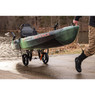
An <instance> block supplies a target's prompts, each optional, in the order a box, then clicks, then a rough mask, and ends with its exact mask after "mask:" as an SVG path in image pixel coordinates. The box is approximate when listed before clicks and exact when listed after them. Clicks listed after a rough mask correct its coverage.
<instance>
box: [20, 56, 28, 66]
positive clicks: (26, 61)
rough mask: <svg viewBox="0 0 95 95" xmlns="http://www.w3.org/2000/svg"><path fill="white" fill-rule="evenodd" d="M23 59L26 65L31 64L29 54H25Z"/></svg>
mask: <svg viewBox="0 0 95 95" xmlns="http://www.w3.org/2000/svg"><path fill="white" fill-rule="evenodd" d="M22 61H23V64H24V65H25V66H27V65H28V64H29V60H28V55H27V54H23V55H22Z"/></svg>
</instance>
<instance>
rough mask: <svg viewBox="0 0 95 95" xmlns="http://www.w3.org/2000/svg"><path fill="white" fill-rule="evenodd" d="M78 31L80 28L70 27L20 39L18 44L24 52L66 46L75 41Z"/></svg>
mask: <svg viewBox="0 0 95 95" xmlns="http://www.w3.org/2000/svg"><path fill="white" fill-rule="evenodd" d="M78 30H79V26H68V27H64V28H61V29H57V30H54V31H51V32H46V33H41V34H38V35H34V36H28V37H25V38H20V40H18V41H16V44H17V46H18V47H19V46H20V48H21V49H24V50H31V49H34V48H35V49H38V48H41V49H45V48H54V47H59V46H64V45H67V44H70V43H72V42H73V41H74V40H75V38H76V36H77V34H78Z"/></svg>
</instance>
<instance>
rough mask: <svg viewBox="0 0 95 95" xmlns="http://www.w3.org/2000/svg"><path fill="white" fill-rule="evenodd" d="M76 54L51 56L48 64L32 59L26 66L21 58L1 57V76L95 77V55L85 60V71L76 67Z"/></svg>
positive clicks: (83, 66)
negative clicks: (79, 71) (80, 70)
mask: <svg viewBox="0 0 95 95" xmlns="http://www.w3.org/2000/svg"><path fill="white" fill-rule="evenodd" d="M76 56H77V54H74V55H59V56H51V57H50V60H49V63H48V65H44V64H42V61H40V60H39V59H36V60H34V59H33V60H32V62H30V64H29V66H28V67H25V66H24V65H23V64H22V62H21V58H18V59H16V58H14V59H10V60H8V59H6V60H3V59H1V61H0V78H2V79H95V60H94V59H95V55H94V56H92V57H89V58H88V59H86V60H85V61H84V62H83V65H82V68H83V72H82V73H78V72H77V71H76V70H75V67H74V58H75V57H76Z"/></svg>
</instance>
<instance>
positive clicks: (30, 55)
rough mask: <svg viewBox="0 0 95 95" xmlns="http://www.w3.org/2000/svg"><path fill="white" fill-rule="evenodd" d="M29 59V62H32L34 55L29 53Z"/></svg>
mask: <svg viewBox="0 0 95 95" xmlns="http://www.w3.org/2000/svg"><path fill="white" fill-rule="evenodd" d="M28 59H29V61H31V60H32V53H30V52H29V53H28Z"/></svg>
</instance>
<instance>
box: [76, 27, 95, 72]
mask: <svg viewBox="0 0 95 95" xmlns="http://www.w3.org/2000/svg"><path fill="white" fill-rule="evenodd" d="M94 53H95V27H92V26H89V46H88V47H86V48H85V49H84V51H83V52H82V54H81V55H80V56H78V57H77V58H75V68H76V70H77V71H78V72H81V71H82V69H81V63H82V61H83V60H84V59H85V58H87V57H88V56H91V55H93V54H94Z"/></svg>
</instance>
